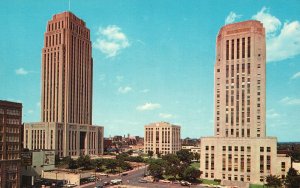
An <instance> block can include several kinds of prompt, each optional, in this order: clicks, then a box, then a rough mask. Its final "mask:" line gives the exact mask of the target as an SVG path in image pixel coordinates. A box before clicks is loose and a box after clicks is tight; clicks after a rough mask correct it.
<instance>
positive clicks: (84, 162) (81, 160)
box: [77, 155, 92, 169]
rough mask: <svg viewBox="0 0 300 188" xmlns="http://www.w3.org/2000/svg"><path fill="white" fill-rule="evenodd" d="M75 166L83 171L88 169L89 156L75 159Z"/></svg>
mask: <svg viewBox="0 0 300 188" xmlns="http://www.w3.org/2000/svg"><path fill="white" fill-rule="evenodd" d="M77 164H78V166H79V167H83V168H84V169H90V168H91V166H92V161H91V157H90V156H89V155H80V156H79V157H78V159H77Z"/></svg>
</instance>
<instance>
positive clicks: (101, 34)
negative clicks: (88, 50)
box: [93, 25, 130, 58]
mask: <svg viewBox="0 0 300 188" xmlns="http://www.w3.org/2000/svg"><path fill="white" fill-rule="evenodd" d="M97 35H98V38H97V39H96V42H95V43H94V44H93V45H94V47H95V48H96V49H98V50H100V51H101V52H102V53H104V54H105V55H106V57H108V58H110V57H115V56H116V55H118V54H119V52H120V51H121V50H122V49H125V48H127V47H129V46H130V44H129V41H128V39H127V36H126V35H125V34H124V33H123V32H122V31H121V28H120V27H118V26H116V25H109V26H107V27H106V28H99V30H98V32H97Z"/></svg>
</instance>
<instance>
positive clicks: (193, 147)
mask: <svg viewBox="0 0 300 188" xmlns="http://www.w3.org/2000/svg"><path fill="white" fill-rule="evenodd" d="M181 149H184V150H189V151H190V152H192V153H199V155H200V151H201V147H197V146H182V147H181Z"/></svg>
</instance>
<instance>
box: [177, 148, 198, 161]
mask: <svg viewBox="0 0 300 188" xmlns="http://www.w3.org/2000/svg"><path fill="white" fill-rule="evenodd" d="M176 155H177V157H178V158H179V160H180V161H181V162H183V163H188V164H191V161H192V160H193V158H194V155H193V153H192V152H190V151H188V150H185V149H182V150H179V151H177V152H176Z"/></svg>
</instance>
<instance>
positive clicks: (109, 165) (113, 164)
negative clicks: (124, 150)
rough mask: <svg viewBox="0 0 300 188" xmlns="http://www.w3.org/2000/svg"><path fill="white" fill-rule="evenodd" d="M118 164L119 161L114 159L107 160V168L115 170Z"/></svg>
mask: <svg viewBox="0 0 300 188" xmlns="http://www.w3.org/2000/svg"><path fill="white" fill-rule="evenodd" d="M117 166H118V162H117V161H116V160H113V159H109V160H107V161H106V168H108V169H110V171H111V172H112V171H115V169H116V168H117Z"/></svg>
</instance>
